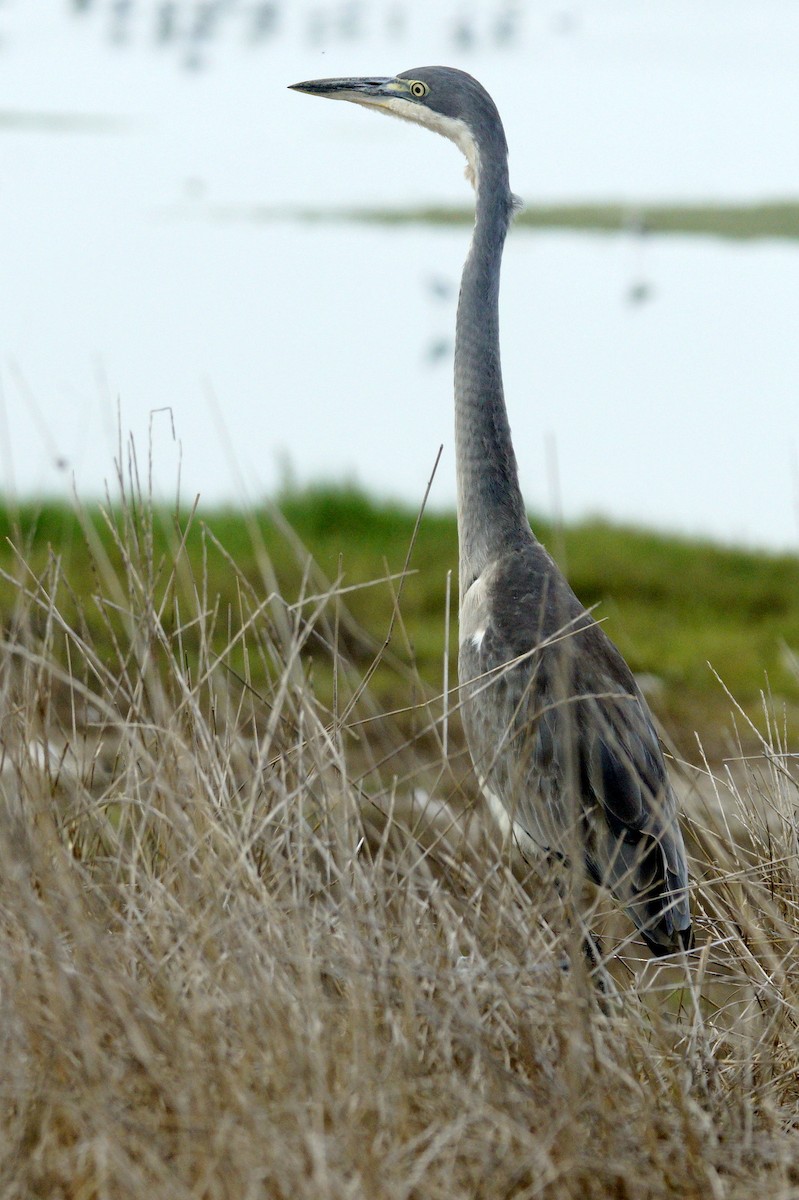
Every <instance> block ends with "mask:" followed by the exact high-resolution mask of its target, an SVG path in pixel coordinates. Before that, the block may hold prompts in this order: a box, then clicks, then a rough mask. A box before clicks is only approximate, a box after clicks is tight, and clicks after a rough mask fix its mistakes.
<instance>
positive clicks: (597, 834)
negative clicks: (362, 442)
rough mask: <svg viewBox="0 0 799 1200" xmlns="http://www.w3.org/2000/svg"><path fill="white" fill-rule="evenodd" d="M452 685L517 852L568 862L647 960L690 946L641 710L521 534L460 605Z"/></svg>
mask: <svg viewBox="0 0 799 1200" xmlns="http://www.w3.org/2000/svg"><path fill="white" fill-rule="evenodd" d="M459 675H460V683H461V696H462V701H463V717H464V724H465V727H466V733H467V739H468V742H469V749H470V752H471V755H472V759H473V762H474V765H475V769H476V771H477V774H478V777H479V779H480V782H481V785H482V787H483V790H484V791H485V792H486V794H487V795H488V797H489V799H490V800H491V801H492V803H494V804H496V803H497V802H498V803H499V804H501V806H502V808H503V809H504V811H505V812H506V813H507V815H508V816H509V818H510V819H511V821H512V823H513V828H514V832H515V834H516V837H517V839H518V841H519V843H520V845H521V848H522V850H523V851H525V852H527V853H530V852H535V851H538V852H539V853H542V854H552V855H555V856H557V857H559V858H562V859H566V860H570V861H578V856H580V857H581V858H582V861H583V862H584V864H585V868H586V871H587V873H588V874H589V876H590V877H591V878H592V879H593V880H594V881H595V882H596V883H601V884H604V885H605V886H607V887H609V888H610V889H611V891H612V892H613V894H614V895H615V896H616V897H617V899H618V900H619V901H620V902H621V903H622V905H623V906H624V908H625V909H626V910H627V912H628V913H629V915H630V916H631V917H632V919H633V920H634V922H635V924H636V925H637V926H638V928H639V929H640V930H641V931H642V933H643V936H644V938H645V939H646V941H647V944H648V945H649V946H650V949H651V950H652V951H653V952H654V953H656V954H666V953H669V952H671V951H673V950H676V949H678V948H679V947H680V946H681V945H686V946H687V945H689V944H690V940H691V932H690V931H691V920H690V913H689V909H688V897H687V869H686V862H685V849H684V846H683V840H682V835H681V833H680V829H679V826H678V823H677V805H676V801H675V797H674V793H673V791H672V789H671V786H670V784H669V780H668V776H667V773H666V769H665V765H664V763H663V757H662V754H661V751H660V747H659V744H658V739H657V734H656V732H655V729H654V726H653V723H652V718H651V715H650V713H649V709H648V707H647V705H646V701H645V700H644V698H643V696H642V695H641V692H640V689H639V688H638V686H637V684H636V682H635V680H634V678H633V676H632V673H631V672H630V670H629V668H628V666H627V664H626V663H625V661H624V659H623V658H622V656H621V654H620V653H619V651H618V650H617V649H616V647H615V646H614V645H613V643H612V642H611V641H610V639H609V638H608V637H607V635H606V634H605V633H604V631H603V630H602V628H601V627H600V626H599V625H598V624H597V622H596V621H595V620H594V619H593V618H592V617H591V616H590V615H589V614H588V613H587V612H586V610H585V608H584V607H583V605H581V604H580V602H579V600H578V599H577V597H576V596H575V595H574V593H573V592H572V590H571V588H570V587H569V585H568V584H567V582H566V580H565V579H564V577H563V575H562V574H561V572H560V571H559V570H558V568H557V566H556V565H555V563H554V562H553V561H552V559H551V558H550V556H549V555H548V554H547V552H546V551H545V550H544V548H543V547H542V546H541V545H540V544H539V543H538V542H537V541H536V540H535V539H534V538H533V536H532V534H530V536H529V538H528V537H526V536H524V537H520V538H519V539H518V542H517V544H516V545H515V546H513V547H512V548H509V549H508V550H507V551H506V552H505V553H503V554H502V555H501V556H500V557H499V558H498V559H496V560H495V561H494V562H493V563H491V564H490V565H489V566H488V567H487V568H486V569H485V570H484V571H483V572H482V574H481V575H480V576H479V577H478V578H477V579H476V580H475V581H474V583H473V584H472V585H471V586H470V587H469V588H468V590H467V591H466V593H465V594H464V596H463V597H462V601H461V623H460V653H459Z"/></svg>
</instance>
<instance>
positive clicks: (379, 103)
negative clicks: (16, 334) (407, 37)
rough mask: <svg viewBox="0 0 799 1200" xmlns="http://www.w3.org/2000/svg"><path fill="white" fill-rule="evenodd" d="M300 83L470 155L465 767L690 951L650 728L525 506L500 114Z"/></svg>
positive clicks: (677, 847)
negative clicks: (514, 413) (504, 351)
mask: <svg viewBox="0 0 799 1200" xmlns="http://www.w3.org/2000/svg"><path fill="white" fill-rule="evenodd" d="M290 86H291V88H292V89H293V90H294V91H298V92H303V93H306V94H309V95H312V96H321V97H325V98H328V99H334V100H345V101H349V102H351V103H354V104H359V105H362V106H364V107H366V108H370V109H374V110H375V111H377V112H382V113H386V114H389V115H392V116H395V117H400V118H403V119H405V120H407V121H412V122H415V123H416V124H418V125H422V126H424V127H426V128H427V129H431V130H433V131H435V132H436V133H439V134H442V135H443V136H444V137H446V138H449V139H450V140H451V141H452V142H454V143H455V145H456V146H458V147H459V149H460V150H461V151H462V153H463V155H464V156H465V158H466V177H467V179H468V180H469V181H470V182H471V183H472V185H473V187H474V191H475V218H474V228H473V233H472V240H471V244H470V246H469V250H468V253H467V256H466V261H465V264H464V268H463V274H462V279H461V287H460V294H459V299H458V309H457V317H456V327H455V356H454V357H455V362H454V407H455V458H456V463H455V470H456V486H457V524H458V550H459V563H458V573H459V650H458V676H459V689H460V699H461V705H462V716H463V724H464V729H465V733H466V740H467V744H468V747H469V752H470V756H471V760H472V764H473V767H474V770H475V774H476V776H477V780H478V782H479V785H480V787H481V790H482V792H483V794H484V796H485V798H486V800H487V801H488V805H489V807H490V809H491V811H492V812H493V813H494V815H495V816H496V817H497V819H498V820H499V822H500V824H502V825H503V826H504V828H505V829H506V830H508V831H510V832H512V835H513V837H514V838H515V840H516V842H517V844H518V846H519V849H520V850H521V852H522V854H523V855H524V857H525V859H528V860H529V859H544V860H545V861H549V862H551V863H553V864H555V865H558V866H559V865H560V864H563V874H564V875H569V874H571V876H572V877H573V876H574V872H575V870H576V872H577V873H578V877H579V878H580V879H586V878H587V879H588V880H590V881H591V882H593V883H595V884H598V885H600V886H602V887H604V888H607V889H608V890H609V891H610V892H611V893H612V895H613V896H614V897H615V899H616V901H617V902H618V903H619V905H620V907H621V908H622V909H623V910H624V911H625V912H626V913H627V915H628V916H629V917H630V918H631V920H632V922H633V925H634V927H635V928H636V929H637V930H638V932H639V933H640V934H641V936H642V937H643V940H644V942H645V943H646V945H647V946H648V948H649V950H650V951H651V953H652V954H653V955H655V956H658V957H662V956H665V955H669V954H677V953H683V952H684V951H686V950H690V949H691V948H692V946H693V931H692V922H691V912H690V905H689V897H688V869H687V862H686V854H685V845H684V842H683V837H682V833H681V831H680V826H679V818H678V805H677V800H676V797H675V793H674V790H673V788H672V785H671V783H670V780H669V776H668V773H667V770H666V766H665V762H664V758H663V753H662V750H661V747H660V741H659V738H658V734H657V732H656V729H655V725H654V721H653V718H652V715H651V713H650V711H649V708H648V706H647V703H646V700H645V699H644V696H643V694H642V693H641V690H640V688H639V687H638V684H637V683H636V680H635V678H634V676H633V674H632V671H631V670H630V668H629V666H628V665H627V663H626V662H625V660H624V658H623V656H622V655H621V653H620V652H619V650H618V649H617V648H616V646H615V645H614V644H613V642H612V641H611V640H610V638H609V637H608V635H607V634H606V633H605V631H604V629H603V628H602V625H601V623H600V622H598V621H597V620H596V618H595V617H594V616H593V615H592V613H591V612H589V611H588V609H587V608H586V607H585V606H584V605H583V604H582V603H581V602H580V601H579V600H578V598H577V596H576V595H575V593H574V592H573V591H572V589H571V587H570V586H569V583H568V581H567V580H566V578H565V576H564V575H563V573H562V572H561V571H560V569H559V568H558V566H557V565H556V563H555V562H554V560H553V559H552V557H551V556H550V555H549V553H548V552H547V550H546V549H545V548H544V546H543V545H542V544H541V542H540V541H539V540H538V539H537V538H536V536H535V534H534V533H533V530H532V528H531V526H530V523H529V520H528V517H527V511H526V508H525V504H524V501H523V499H522V493H521V489H520V485H519V472H518V467H517V461H516V455H515V451H514V447H513V442H512V440H511V432H510V425H509V422H508V413H507V409H506V405H505V397H504V390H503V383H502V367H501V361H500V344H499V288H500V268H501V262H502V256H503V250H504V246H505V240H506V235H507V233H508V229H509V227H510V224H511V221H512V218H513V215H514V213H515V211H516V209H517V208H518V207H519V206H520V202H519V201H518V200H517V198H516V197H515V196H514V194H513V193H512V191H511V188H510V182H509V171H508V144H507V140H506V137H505V132H504V128H503V125H502V120H501V118H500V115H499V112H498V110H497V107H496V105H495V104H494V101H493V100H492V98H491V96H490V95H489V94H488V92H487V91H486V89H485V88H484V87H483V86H482V84H480V83H479V82H478V81H477V80H476V79H474V78H473V77H472V76H471V75H468V74H467V73H466V72H464V71H460V70H457V69H456V68H454V67H444V66H430V67H417V68H413V69H412V70H410V71H403V72H402V73H401V74H399V75H396V76H394V77H362V78H340V79H314V80H307V81H305V82H303V83H296V84H292V85H290ZM567 868H570V869H571V870H568V869H567ZM589 936H590V935H589ZM589 957H590V955H589Z"/></svg>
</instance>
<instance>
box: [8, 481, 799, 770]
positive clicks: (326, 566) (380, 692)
mask: <svg viewBox="0 0 799 1200" xmlns="http://www.w3.org/2000/svg"><path fill="white" fill-rule="evenodd" d="M114 519H115V518H114V516H113V514H111V521H112V523H113V520H114ZM415 519H416V514H415V513H414V512H413V511H412V510H411V509H410V508H404V507H402V506H401V505H397V504H392V503H381V502H378V501H375V500H373V499H371V498H370V497H369V496H367V495H365V494H364V493H362V492H360V491H358V490H357V489H354V488H347V487H327V486H319V487H312V488H309V489H307V490H304V491H298V492H294V493H287V494H285V495H284V496H283V497H281V498H280V500H279V503H278V505H277V507H276V508H275V509H270V508H269V507H264V508H263V509H262V510H260V511H255V512H252V513H241V512H237V511H235V510H232V509H218V510H207V511H205V510H201V511H199V512H198V513H197V514H195V515H194V517H193V518H192V519H191V520H188V518H187V515H186V514H183V515H181V516H180V517H179V518H177V519H176V518H175V514H174V513H173V512H171V511H170V510H168V509H167V508H162V509H156V510H155V511H154V513H153V516H152V522H151V528H150V532H149V535H148V536H149V538H150V540H151V553H152V556H153V559H154V561H155V562H156V563H158V564H160V566H159V568H158V577H157V579H156V580H154V586H157V587H165V586H166V583H167V581H168V580H169V579H170V578H171V573H172V568H171V567H170V556H171V555H172V554H173V552H174V550H175V547H176V546H177V545H178V544H179V543H182V552H183V553H184V554H185V556H186V561H187V564H188V568H189V571H190V572H192V571H193V572H195V573H196V572H198V571H199V570H200V569H201V568H202V570H203V571H204V572H205V573H206V583H205V586H206V588H207V590H208V594H209V603H211V602H213V603H215V604H216V605H217V606H218V607H219V609H220V611H222V612H228V613H230V612H233V611H234V610H235V607H236V605H237V604H238V602H239V600H238V584H237V583H236V581H235V578H234V575H233V573H232V572H231V569H230V564H231V562H233V563H235V564H236V568H237V571H238V572H239V573H240V574H241V576H242V577H243V578H245V579H247V580H249V581H251V583H252V586H253V588H254V590H255V593H256V594H257V589H258V587H259V586H262V584H261V580H262V564H263V559H264V557H267V558H268V559H269V561H270V563H271V569H272V570H273V571H274V577H275V586H276V587H277V588H278V589H279V590H280V592H281V594H282V595H283V596H284V597H285V598H286V600H287V602H289V603H290V604H294V605H295V610H296V612H297V613H298V614H304V613H307V612H308V611H310V610H311V609H312V608H313V602H312V601H311V600H307V599H306V600H303V596H306V597H307V596H308V595H315V594H318V593H319V591H320V589H321V588H322V587H323V586H324V583H323V581H322V580H323V578H324V580H327V581H337V583H338V586H339V588H340V589H347V590H346V592H345V593H344V592H342V594H341V595H340V597H339V600H338V601H337V603H338V604H339V607H344V606H345V607H346V610H347V612H348V613H349V614H350V618H351V619H349V618H348V620H349V624H348V626H347V631H345V632H342V635H341V636H342V637H344V638H346V640H347V646H348V653H349V654H350V656H351V658H352V659H353V661H354V662H355V663H356V664H360V666H362V667H363V668H364V669H366V667H367V666H368V664H369V662H370V661H371V657H372V656H373V655H374V654H375V652H376V649H377V647H379V645H380V644H381V642H382V641H383V639H384V637H385V635H386V631H387V629H388V627H389V623H390V622H391V620H392V614H394V612H395V598H396V592H397V589H398V587H399V576H400V574H401V572H402V570H403V566H404V563H405V559H406V555H407V552H408V548H409V546H410V544H411V539H412V533H413V527H414V523H415ZM86 521H88V522H89V523H90V525H91V527H92V528H93V529H94V530H95V534H94V536H95V538H96V539H97V543H98V544H99V545H100V546H101V547H102V550H103V554H104V555H106V556H108V557H109V559H110V560H114V559H116V558H118V556H119V550H118V546H115V544H114V537H113V535H112V532H111V529H110V527H109V525H108V522H107V520H106V518H104V517H103V516H102V515H101V512H100V509H99V508H92V507H89V508H88V509H87V510H86V512H85V514H83V516H82V517H78V516H77V515H76V514H75V513H74V512H72V511H71V510H70V508H69V507H68V506H66V505H60V504H50V503H41V504H35V503H32V504H29V505H24V506H22V507H20V508H19V509H18V511H17V512H16V514H13V515H12V514H11V513H10V512H9V510H8V509H0V570H2V572H3V576H4V578H3V579H0V617H2V620H3V621H4V622H6V623H7V622H9V621H10V620H11V619H12V616H13V611H14V606H15V604H16V602H17V585H16V584H15V583H14V582H13V581H14V579H15V578H18V577H19V573H20V561H21V560H22V559H24V561H25V564H26V566H25V569H24V571H23V572H22V574H23V576H24V577H25V578H28V579H33V578H36V577H37V576H40V575H41V574H42V573H44V574H47V573H48V572H51V571H52V570H53V562H54V560H55V559H57V561H58V564H59V567H58V570H59V576H60V578H61V579H62V580H64V581H68V589H69V598H68V599H66V598H65V603H66V611H68V612H72V613H73V614H74V616H75V619H76V620H77V614H78V611H79V610H80V611H81V612H82V613H83V616H82V618H81V619H82V620H84V621H87V622H88V624H89V627H90V630H91V635H92V637H93V638H94V639H95V640H96V642H97V644H98V645H100V646H104V647H105V650H106V652H108V653H111V651H112V645H111V642H112V632H111V629H110V628H109V627H108V625H107V617H106V616H102V615H101V613H100V612H99V610H98V609H97V608H96V606H94V604H93V602H92V594H93V591H94V589H96V587H97V584H98V580H97V578H96V566H92V554H93V553H94V551H93V550H92V547H91V546H90V545H89V542H88V541H87V537H86V528H85V525H86ZM534 526H535V529H536V532H537V533H538V535H539V537H540V538H541V540H542V541H543V542H544V543H545V544H547V545H548V546H549V548H550V549H552V550H553V552H554V553H555V554H556V556H559V557H560V558H561V566H562V567H563V568H564V569H565V570H566V572H567V575H568V577H569V580H570V582H571V584H572V586H573V588H574V590H575V591H576V592H577V594H578V596H579V597H580V599H581V600H582V601H583V603H585V604H586V605H588V606H596V615H597V617H598V619H600V620H603V621H604V622H605V625H606V628H607V630H608V633H609V634H610V636H611V637H612V638H613V639H614V640H615V641H616V643H617V644H618V645H619V647H620V649H621V650H622V652H623V653H624V655H625V657H626V658H627V659H628V661H629V662H630V665H631V666H632V668H633V670H634V671H635V672H636V673H637V674H638V675H639V676H640V677H641V678H642V681H643V682H644V684H645V686H646V690H647V692H648V695H649V699H650V702H651V704H652V707H653V709H654V711H655V713H656V714H657V715H658V717H659V718H660V719H661V721H662V722H663V725H664V729H665V732H666V734H667V735H668V736H669V737H670V738H672V739H673V740H674V742H675V743H676V745H677V746H678V748H679V750H680V751H681V752H683V753H686V754H689V753H692V752H694V742H695V736H694V735H695V733H698V734H699V735H700V737H701V738H702V740H703V743H704V744H705V747H706V749H707V750H708V752H709V753H710V754H711V755H712V757H713V758H714V759H719V758H721V757H723V756H724V755H725V754H727V753H732V752H733V750H734V748H735V747H734V739H733V738H732V737H731V732H732V721H731V717H730V714H731V712H732V710H733V703H732V701H731V700H730V696H729V695H728V694H727V692H726V691H725V688H726V689H728V690H729V693H730V694H731V696H733V697H734V698H735V702H736V704H737V705H739V706H740V709H741V710H742V712H740V713H739V714H738V717H739V719H740V718H741V717H742V716H743V714H745V716H746V717H747V718H748V719H749V720H751V722H752V723H753V725H754V726H755V727H756V728H757V729H759V730H765V715H764V699H763V697H764V695H766V696H767V697H768V700H767V702H766V705H767V707H770V708H771V709H772V711H773V714H774V719H775V720H776V721H777V722H778V723H781V722H784V723H785V724H786V728H787V730H788V731H789V732H792V733H793V732H796V731H797V730H799V665H798V664H799V558H797V557H794V556H790V555H786V554H782V555H781V554H773V553H765V552H756V551H753V550H743V549H734V548H728V547H722V546H719V545H715V544H713V543H710V542H707V541H698V540H692V539H690V538H685V537H672V536H668V535H666V534H661V533H655V532H652V531H647V530H645V529H634V528H625V527H621V526H614V525H612V524H610V523H607V522H602V521H587V522H583V523H581V524H577V525H574V526H569V527H567V528H566V529H565V530H563V531H561V532H559V533H558V535H557V536H556V535H555V531H554V530H553V529H552V527H551V526H550V525H548V523H547V522H545V521H541V520H534ZM309 555H310V556H311V558H312V559H313V561H314V564H315V566H314V568H313V570H312V569H311V568H310V566H309V561H308V556H309ZM448 571H452V572H453V576H452V578H453V582H452V597H451V613H450V615H451V622H450V644H449V653H450V659H451V662H452V663H453V668H452V670H451V675H452V677H453V679H454V662H455V656H456V653H457V628H456V611H457V594H456V593H457V535H456V529H455V520H454V516H453V515H452V514H448V513H440V512H428V513H426V514H425V516H424V519H423V521H422V524H421V527H420V530H419V534H418V537H417V540H416V543H415V545H414V547H413V552H412V555H411V559H410V564H409V574H408V576H407V578H405V580H404V581H403V584H402V598H401V604H400V610H399V618H400V619H399V622H398V624H397V626H396V630H395V634H394V637H393V639H392V644H391V653H392V655H393V656H394V661H395V663H399V664H402V665H403V666H404V667H405V668H406V669H407V671H408V672H410V674H411V675H412V676H415V675H416V673H418V676H419V678H420V680H421V682H422V683H423V684H424V685H426V686H427V687H428V688H429V690H430V693H431V694H433V695H435V694H438V693H440V691H441V686H442V662H443V655H444V626H445V592H446V577H447V572H448ZM159 579H160V583H159V582H158V580H159ZM314 580H315V582H314ZM223 642H224V639H223V638H222V637H221V636H220V643H219V649H220V650H221V647H222V645H223ZM184 643H185V644H184V651H185V653H186V654H187V655H188V656H189V658H191V657H192V656H194V655H196V652H197V651H196V646H195V644H194V639H193V636H192V634H191V631H187V632H186V634H185V637H184ZM304 657H305V661H306V664H307V666H308V669H310V670H312V671H313V673H314V679H315V686H316V687H317V689H319V691H320V693H321V694H322V695H323V697H324V698H325V700H326V701H328V700H330V698H331V696H332V690H333V669H332V663H331V655H330V652H329V649H328V648H326V647H324V646H323V645H322V644H321V643H319V642H318V640H317V639H315V638H311V639H310V640H309V641H308V643H307V645H306V646H305V649H304ZM229 666H230V669H231V670H233V671H236V672H238V671H243V670H244V662H243V659H242V656H241V653H240V648H238V647H233V649H232V650H231V652H230V656H229ZM250 670H252V667H251V668H250ZM261 675H262V672H261V668H258V670H256V678H255V686H261V685H262V684H263V679H262V677H261ZM451 682H452V680H451ZM372 688H373V691H374V693H375V695H376V696H377V697H378V699H379V701H380V702H381V703H383V704H384V705H385V706H386V708H388V709H395V708H401V707H403V706H407V705H409V704H410V703H411V697H410V696H409V695H408V694H404V693H403V689H402V685H401V684H400V683H399V681H398V677H397V675H396V673H395V671H394V670H393V669H392V670H389V669H387V668H386V667H385V666H384V665H383V666H381V667H380V668H379V669H378V670H377V672H376V674H375V676H374V678H373V679H372ZM742 723H743V729H742V735H743V739H744V742H745V744H746V745H747V746H750V747H752V746H755V745H756V743H757V735H756V734H755V732H754V729H749V728H747V726H746V721H745V720H743V722H742Z"/></svg>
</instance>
